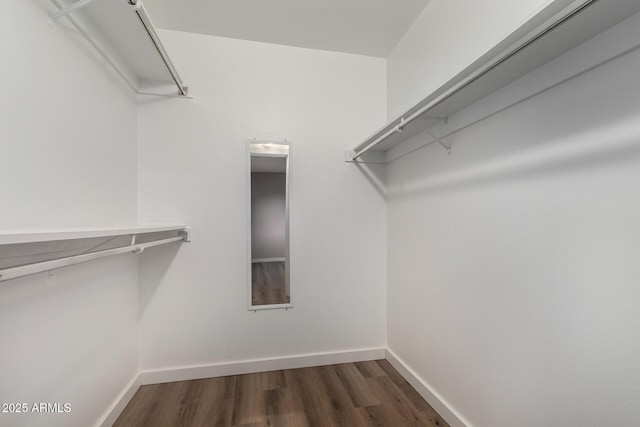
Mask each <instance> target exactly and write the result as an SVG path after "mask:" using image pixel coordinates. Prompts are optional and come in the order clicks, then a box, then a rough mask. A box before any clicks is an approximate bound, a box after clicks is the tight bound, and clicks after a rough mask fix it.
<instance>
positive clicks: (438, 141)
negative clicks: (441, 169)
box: [418, 117, 453, 155]
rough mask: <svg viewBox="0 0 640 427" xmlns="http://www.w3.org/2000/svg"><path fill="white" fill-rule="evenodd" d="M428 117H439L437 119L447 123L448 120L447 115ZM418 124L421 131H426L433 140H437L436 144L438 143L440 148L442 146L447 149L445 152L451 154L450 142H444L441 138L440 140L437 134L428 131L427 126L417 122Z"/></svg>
mask: <svg viewBox="0 0 640 427" xmlns="http://www.w3.org/2000/svg"><path fill="white" fill-rule="evenodd" d="M429 118H430V119H439V120H443V121H444V124H447V122H448V121H449V118H448V117H429ZM418 126H419V127H420V130H421V131H422V132H423V133H426V134H427V135H429V136H430V137H431V138H433V140H434V141H435V142H437V143H438V144H440V146H441V147H442V148H444V149H445V150H447V153H448V154H449V155H451V149H452V148H453V146H452V145H451V144H450V143H448V142H445V141H443V140H442V138H438V137H437V136H435V135H434V134H433V133H431V131H429V128H428V127H425V126H424V125H423V124H419V125H418Z"/></svg>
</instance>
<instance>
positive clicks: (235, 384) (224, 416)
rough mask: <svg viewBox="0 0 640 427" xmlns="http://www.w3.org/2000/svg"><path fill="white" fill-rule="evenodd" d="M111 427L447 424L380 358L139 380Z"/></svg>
mask: <svg viewBox="0 0 640 427" xmlns="http://www.w3.org/2000/svg"><path fill="white" fill-rule="evenodd" d="M114 426H116V427H125V426H127V427H129V426H136V427H138V426H149V427H177V426H185V427H201V426H202V427H204V426H207V427H208V426H211V427H258V426H274V427H290V426H291V427H338V426H340V427H342V426H344V427H368V426H376V427H404V426H426V427H448V424H447V423H446V422H445V421H444V420H443V419H442V418H441V417H440V416H439V415H438V414H437V413H436V411H435V410H434V409H433V408H432V407H431V406H429V404H428V403H427V402H425V400H424V399H422V397H421V396H420V395H419V394H418V393H417V392H416V391H415V390H414V389H413V388H412V387H411V386H410V385H409V383H407V382H406V381H405V380H404V379H403V378H402V377H401V376H400V374H399V373H398V372H397V371H396V370H395V369H394V368H393V367H392V366H391V365H390V364H389V362H387V361H386V360H377V361H371V362H358V363H345V364H340V365H331V366H320V367H315V368H303V369H291V370H285V371H274V372H263V373H258V374H248V375H237V376H229V377H220V378H210V379H204V380H195V381H181V382H174V383H167V384H156V385H147V386H142V387H141V388H140V389H139V390H138V392H137V393H136V394H135V396H134V397H133V399H132V400H131V402H130V403H129V405H128V406H127V407H126V409H125V410H124V412H123V413H122V415H120V417H119V418H118V420H117V421H116V423H115V424H114Z"/></svg>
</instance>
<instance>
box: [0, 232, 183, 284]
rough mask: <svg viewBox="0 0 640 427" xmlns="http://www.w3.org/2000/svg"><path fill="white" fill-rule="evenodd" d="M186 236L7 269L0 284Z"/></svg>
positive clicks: (164, 243)
mask: <svg viewBox="0 0 640 427" xmlns="http://www.w3.org/2000/svg"><path fill="white" fill-rule="evenodd" d="M185 240H186V236H184V235H181V236H177V237H170V238H167V239H161V240H155V241H152V242H147V243H140V244H133V245H130V246H123V247H121V248H113V249H106V250H104V251H97V252H91V253H88V254H82V255H74V256H70V257H64V258H58V259H54V260H51V261H42V262H36V263H33V264H25V265H21V266H18V267H11V268H5V269H4V270H0V282H4V281H7V280H11V279H17V278H18V277H24V276H30V275H32V274H36V273H42V272H44V271H50V270H56V269H58V268H63V267H68V266H70V265H75V264H80V263H83V262H87V261H93V260H96V259H100V258H105V257H108V256H114V255H120V254H126V253H129V252H131V253H134V254H139V253H141V252H142V251H144V250H145V249H147V248H152V247H154V246H160V245H166V244H167V243H173V242H179V241H185Z"/></svg>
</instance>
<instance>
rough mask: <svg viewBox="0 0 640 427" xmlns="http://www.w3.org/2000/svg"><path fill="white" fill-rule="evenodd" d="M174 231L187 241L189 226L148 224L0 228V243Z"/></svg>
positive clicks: (11, 243)
mask: <svg viewBox="0 0 640 427" xmlns="http://www.w3.org/2000/svg"><path fill="white" fill-rule="evenodd" d="M167 231H176V232H178V233H183V234H184V236H185V238H184V240H185V241H189V236H188V234H189V227H188V226H186V225H184V224H149V225H135V226H128V227H93V228H88V227H87V228H47V229H45V228H33V229H8V230H2V229H0V245H13V244H21V243H40V242H53V241H59V240H75V239H90V238H94V237H113V236H126V235H134V236H135V235H140V234H148V233H160V232H167Z"/></svg>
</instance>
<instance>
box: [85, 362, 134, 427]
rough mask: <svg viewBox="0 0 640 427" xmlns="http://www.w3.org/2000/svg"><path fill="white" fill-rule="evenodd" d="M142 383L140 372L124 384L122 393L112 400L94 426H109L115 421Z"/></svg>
mask: <svg viewBox="0 0 640 427" xmlns="http://www.w3.org/2000/svg"><path fill="white" fill-rule="evenodd" d="M141 385H142V384H141V383H140V374H136V376H135V377H134V378H133V379H132V380H131V381H130V382H129V384H127V385H126V386H125V388H124V389H123V390H122V393H120V395H119V396H118V397H117V398H116V399H115V400H114V401H113V403H112V404H111V406H109V408H108V409H107V410H106V411H105V413H104V415H103V416H102V418H101V419H100V420H99V421H98V423H97V424H96V426H100V427H111V426H113V424H114V423H115V422H116V420H117V419H118V417H119V416H120V414H122V411H124V408H126V407H127V405H128V404H129V402H130V401H131V399H132V398H133V395H134V394H136V392H137V391H138V389H139V388H140V386H141Z"/></svg>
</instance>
